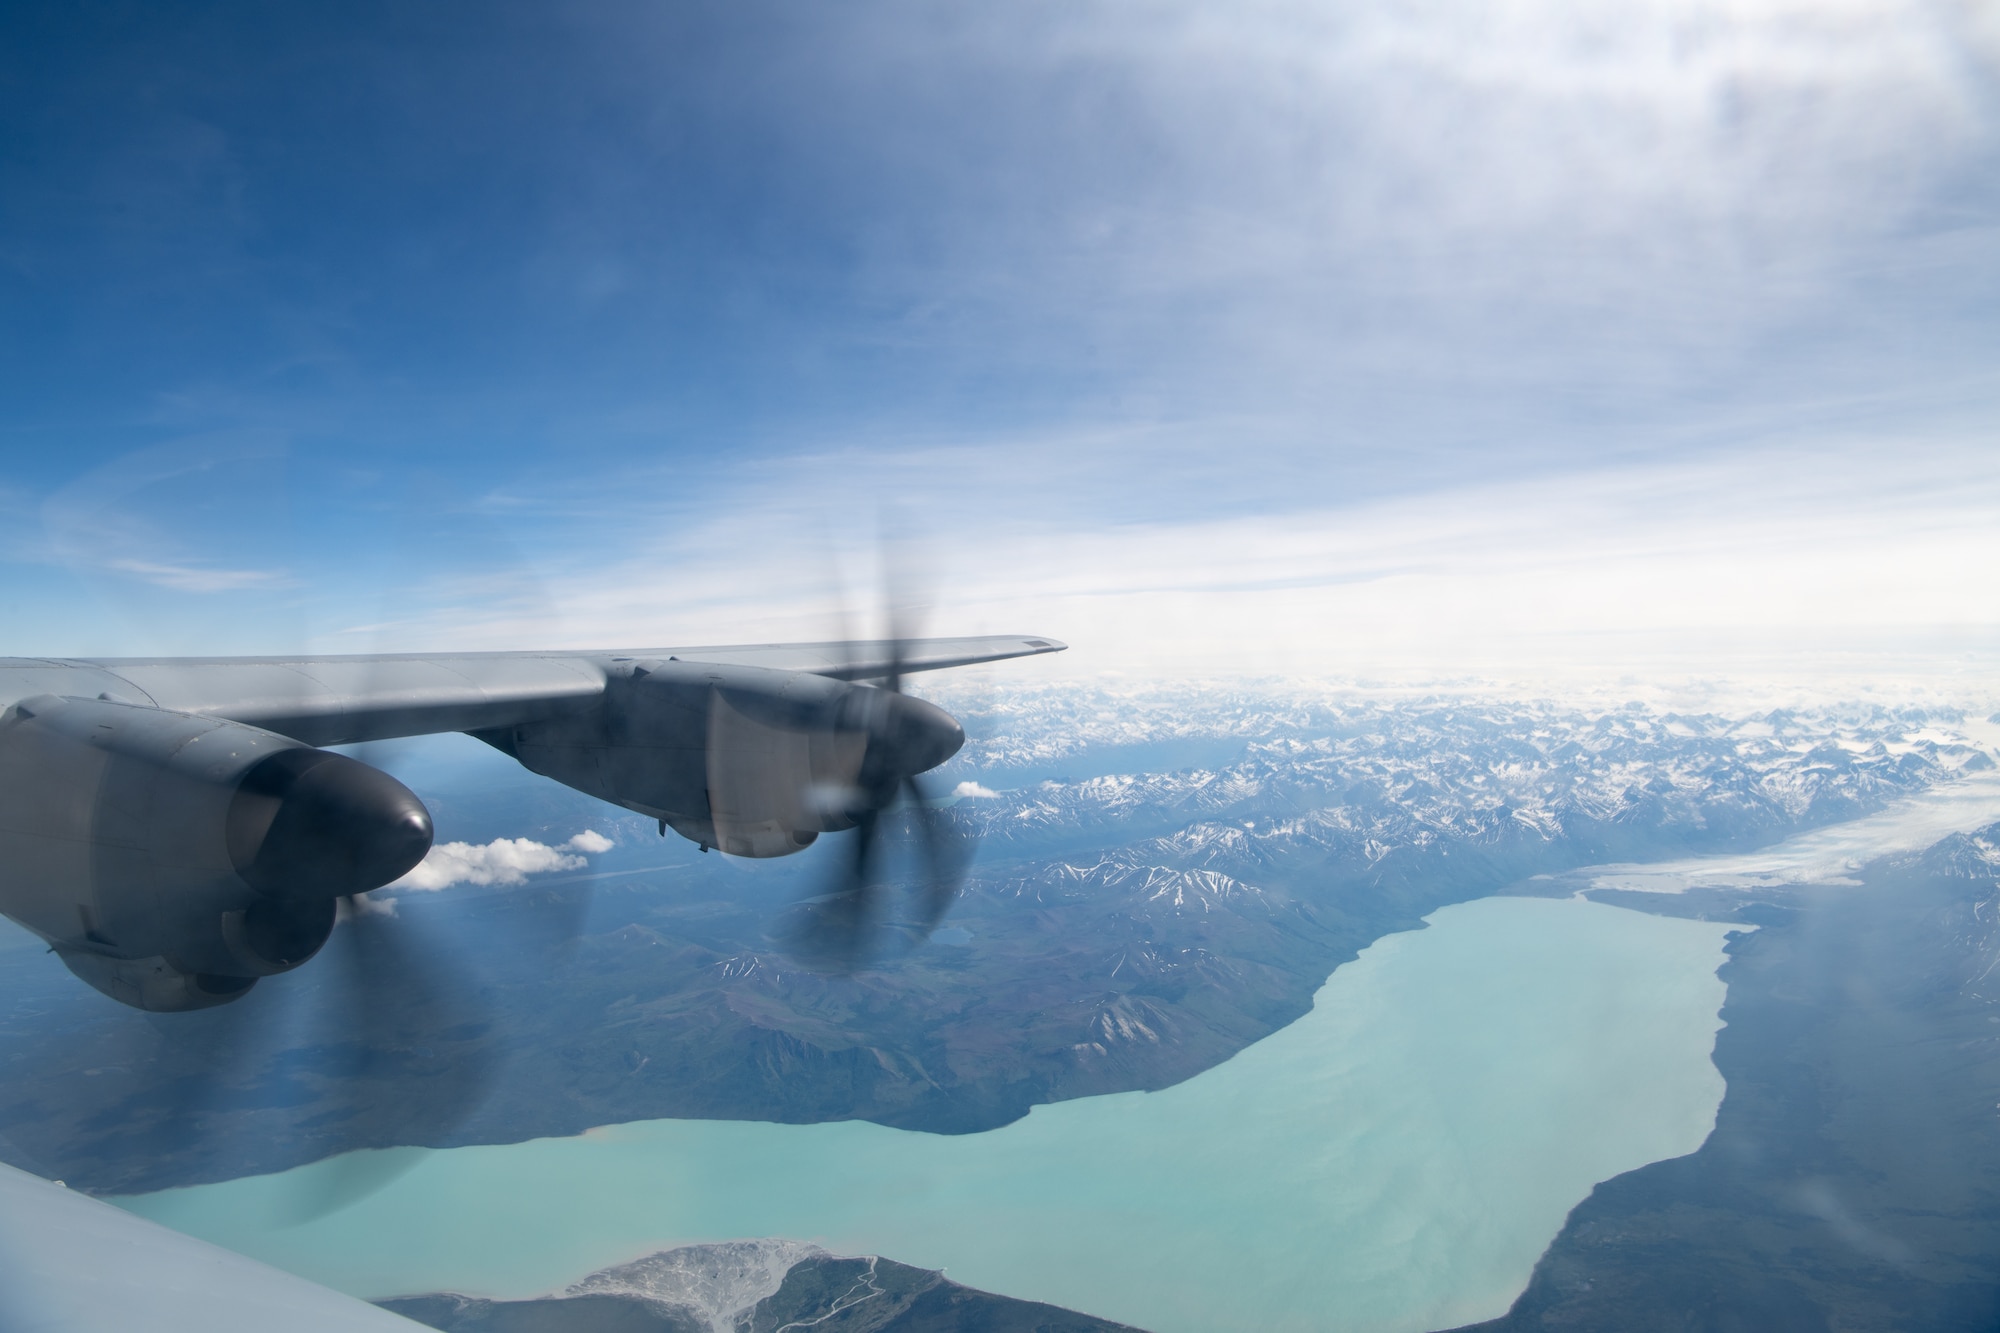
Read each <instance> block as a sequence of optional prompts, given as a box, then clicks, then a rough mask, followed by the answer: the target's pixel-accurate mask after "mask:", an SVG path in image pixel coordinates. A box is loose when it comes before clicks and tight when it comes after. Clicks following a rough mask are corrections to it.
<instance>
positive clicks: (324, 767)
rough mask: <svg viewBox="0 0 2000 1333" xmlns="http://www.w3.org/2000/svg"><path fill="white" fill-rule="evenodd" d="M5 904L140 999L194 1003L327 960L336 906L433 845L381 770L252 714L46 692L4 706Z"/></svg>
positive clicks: (0, 726)
mask: <svg viewBox="0 0 2000 1333" xmlns="http://www.w3.org/2000/svg"><path fill="white" fill-rule="evenodd" d="M0 790H5V791H7V792H9V793H10V794H11V797H12V799H11V800H10V801H9V802H8V803H7V804H6V805H5V807H4V808H0V909H3V910H5V912H6V914H7V915H8V916H11V917H13V918H14V919H15V920H17V921H19V922H21V923H22V924H24V925H26V926H28V927H29V928H30V929H32V930H34V931H35V932H36V933H37V934H39V935H41V936H42V937H43V938H44V939H46V940H48V941H49V942H50V944H52V945H53V946H55V949H56V952H57V953H58V954H59V955H60V956H61V958H62V960H63V961H64V962H65V963H67V964H68V965H69V967H70V969H71V970H72V971H73V972H75V973H76V974H77V975H78V976H80V977H82V978H83V979H84V980H85V981H87V982H89V983H90V984H91V985H92V986H95V987H96V988H97V989H99V990H101V991H103V992H104V993H105V994H107V995H110V996H111V997H113V998H114V999H117V1000H120V1001H123V1002H124V1003H126V1004H130V1005H134V1006H136V1007H138V1008H142V1009H154V1010H177V1009H196V1008H203V1007H206V1006H208V1005H214V1004H221V1003H224V1002H226V1001H228V1000H231V999H234V998H236V997H237V996H239V995H241V994H242V993H243V992H245V991H247V990H248V989H249V988H250V987H251V986H252V985H253V984H254V983H255V981H256V979H257V978H258V977H260V976H269V975H271V974H274V973H278V972H283V971H287V970H289V969H290V968H293V967H297V966H298V965H299V964H300V963H303V962H305V961H306V960H307V959H308V958H310V957H312V956H313V954H315V953H316V952H318V950H319V948H320V946H321V945H322V944H324V943H325V941H326V939H327V936H328V935H329V934H330V933H331V932H332V929H333V922H334V916H335V904H336V900H337V899H338V898H339V897H341V896H342V895H345V894H352V893H361V892H366V891H367V890H369V889H374V888H379V887H381V886H382V885H384V884H387V883H389V882H390V881H392V880H394V879H396V878H398V877H400V876H401V875H403V874H404V873H406V872H407V871H408V870H409V869H410V868H411V867H412V866H414V865H416V864H417V862H419V861H421V860H422V859H423V856H424V853H425V852H427V851H428V850H429V849H430V844H431V820H430V812H429V811H427V810H426V809H425V808H424V806H423V803H422V802H421V801H419V800H418V799H417V798H416V796H415V795H413V794H412V793H411V792H410V791H409V789H408V788H406V787H404V786H403V785H402V784H401V783H400V782H397V781H396V780H395V779H394V778H392V777H390V776H389V775H388V774H386V773H382V772H379V771H378V770H376V769H373V768H370V767H368V766H367V765H366V764H362V763H359V762H357V761H355V760H353V759H349V758H347V757H346V756H344V755H338V754H333V753H331V752H329V751H325V750H315V749H312V748H311V747H308V746H305V745H301V744H300V743H299V742H297V741H294V740H291V739H289V738H287V737H284V736H279V735H276V734H274V733H272V732H268V731H262V730H259V729H258V728H256V727H250V726H245V725H243V724H241V723H236V722H226V721H220V720H217V719H215V718H208V717H200V716H195V715H192V714H187V713H174V712H168V711H166V710H163V709H158V708H149V707H142V706H139V705H135V704H129V703H124V702H120V701H116V700H111V699H102V698H100V699H78V698H64V697H58V696H54V695H43V696H39V697H36V698H32V699H26V700H23V701H21V702H20V703H18V704H16V705H14V706H13V707H12V708H9V709H8V710H7V711H6V712H5V713H4V714H0Z"/></svg>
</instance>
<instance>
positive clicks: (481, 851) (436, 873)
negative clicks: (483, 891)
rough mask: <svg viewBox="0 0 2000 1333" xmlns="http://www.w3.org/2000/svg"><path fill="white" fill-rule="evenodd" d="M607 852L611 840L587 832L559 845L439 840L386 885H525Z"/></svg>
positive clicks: (506, 840) (522, 840) (502, 840)
mask: <svg viewBox="0 0 2000 1333" xmlns="http://www.w3.org/2000/svg"><path fill="white" fill-rule="evenodd" d="M566 849H568V850H566ZM610 849H611V839H609V838H607V837H605V836H604V835H603V834H601V833H597V832H593V831H591V830H589V829H586V830H584V831H583V832H582V833H579V834H577V835H576V836H575V837H573V838H571V839H570V840H569V841H568V842H566V843H564V844H563V845H562V846H560V847H551V846H549V845H548V844H547V843H542V842H536V841H534V840H533V839H532V838H495V839H494V840H493V841H492V842H489V843H486V844H484V845H475V844H473V843H469V842H443V843H439V844H437V845H436V846H434V847H432V848H431V850H430V853H429V854H428V855H427V856H425V857H424V859H423V861H422V863H421V864H419V865H418V866H417V868H416V869H414V870H412V871H411V872H410V873H409V874H407V875H405V876H403V877H402V878H401V879H399V880H397V881H396V882H395V883H394V884H392V885H390V886H389V887H390V888H396V889H424V890H437V889H448V888H450V887H451V886H452V885H454V884H481V885H488V884H525V883H527V880H528V876H530V875H542V874H547V873H548V872H549V871H552V870H581V869H583V868H584V867H585V866H586V865H588V864H589V862H588V861H586V860H585V859H584V858H583V857H582V856H579V855H576V853H577V852H592V853H596V852H605V851H609V850H610Z"/></svg>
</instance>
